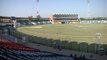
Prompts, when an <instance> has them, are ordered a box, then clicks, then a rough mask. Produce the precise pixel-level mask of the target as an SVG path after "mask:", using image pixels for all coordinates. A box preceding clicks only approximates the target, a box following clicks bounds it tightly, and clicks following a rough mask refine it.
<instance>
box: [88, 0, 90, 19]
mask: <svg viewBox="0 0 107 60" xmlns="http://www.w3.org/2000/svg"><path fill="white" fill-rule="evenodd" d="M89 17H90V0H87V18H89Z"/></svg>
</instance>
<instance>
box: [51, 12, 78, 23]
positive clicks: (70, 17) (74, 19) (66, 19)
mask: <svg viewBox="0 0 107 60" xmlns="http://www.w3.org/2000/svg"><path fill="white" fill-rule="evenodd" d="M50 20H51V23H55V24H70V23H79V20H78V14H54V15H52V16H50Z"/></svg>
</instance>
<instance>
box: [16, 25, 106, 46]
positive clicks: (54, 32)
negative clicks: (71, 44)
mask: <svg viewBox="0 0 107 60" xmlns="http://www.w3.org/2000/svg"><path fill="white" fill-rule="evenodd" d="M18 31H20V32H22V33H25V34H29V35H33V36H38V37H43V38H51V39H60V40H67V41H77V42H79V43H80V42H87V43H89V44H90V43H96V33H101V40H100V42H101V43H102V44H107V24H52V25H39V26H25V27H21V28H19V29H18Z"/></svg>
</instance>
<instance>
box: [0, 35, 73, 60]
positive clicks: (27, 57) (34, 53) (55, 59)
mask: <svg viewBox="0 0 107 60" xmlns="http://www.w3.org/2000/svg"><path fill="white" fill-rule="evenodd" d="M0 59H2V60H4V59H5V60H73V58H72V57H70V56H64V55H59V54H55V53H51V52H46V51H40V50H39V49H34V48H30V47H26V46H23V45H21V44H18V43H15V42H13V41H10V40H8V39H6V38H4V37H3V36H1V35H0Z"/></svg>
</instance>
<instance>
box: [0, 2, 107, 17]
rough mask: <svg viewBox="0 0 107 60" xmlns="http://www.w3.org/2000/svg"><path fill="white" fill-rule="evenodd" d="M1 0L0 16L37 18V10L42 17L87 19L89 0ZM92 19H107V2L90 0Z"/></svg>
mask: <svg viewBox="0 0 107 60" xmlns="http://www.w3.org/2000/svg"><path fill="white" fill-rule="evenodd" d="M36 2H37V0H0V16H16V17H28V16H33V17H36V15H37V13H36V11H37V8H38V10H39V14H40V15H41V17H48V16H50V15H53V14H55V13H59V14H68V13H70V14H78V15H79V17H87V0H39V4H38V6H37V3H36ZM89 11H90V13H89V16H90V17H107V0H90V8H89Z"/></svg>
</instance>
